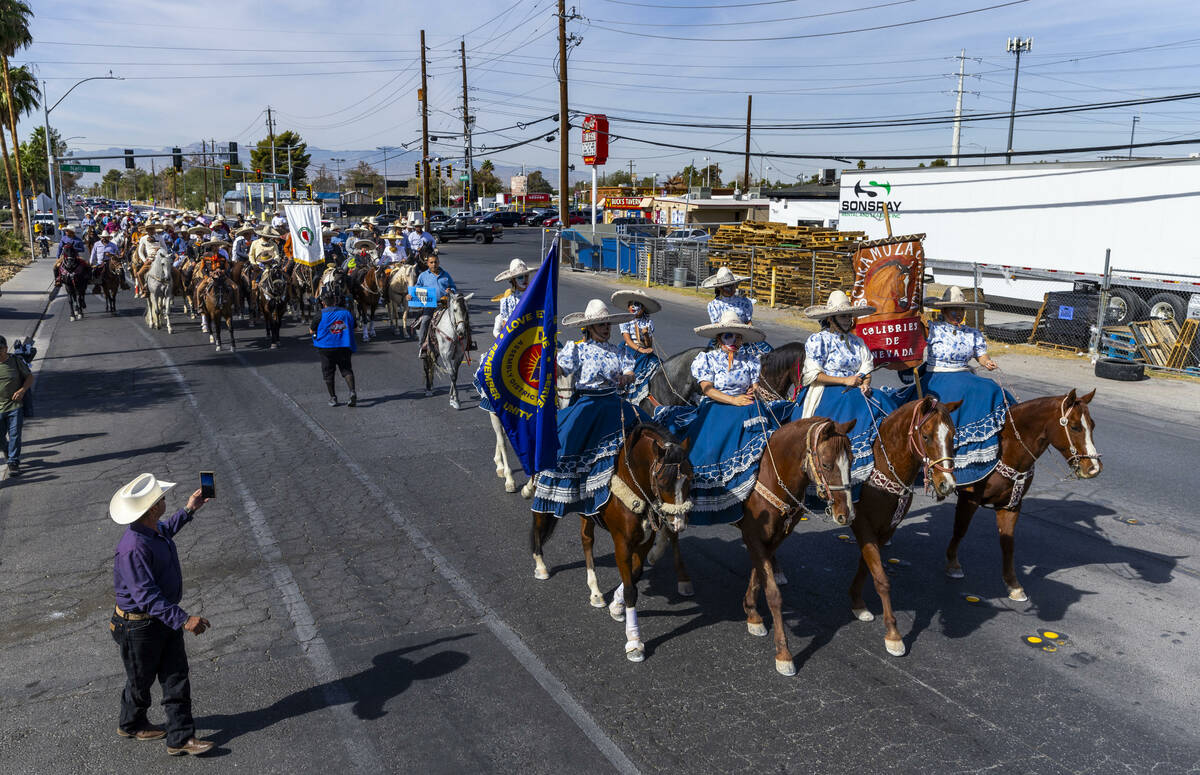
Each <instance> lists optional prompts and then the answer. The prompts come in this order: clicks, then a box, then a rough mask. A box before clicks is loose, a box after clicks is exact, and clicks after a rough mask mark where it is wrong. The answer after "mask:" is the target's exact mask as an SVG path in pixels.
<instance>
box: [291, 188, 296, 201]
mask: <svg viewBox="0 0 1200 775" xmlns="http://www.w3.org/2000/svg"><path fill="white" fill-rule="evenodd" d="M292 201H293V202H294V201H296V189H294V188H293V189H292Z"/></svg>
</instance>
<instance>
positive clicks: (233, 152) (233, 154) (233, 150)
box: [229, 140, 238, 165]
mask: <svg viewBox="0 0 1200 775" xmlns="http://www.w3.org/2000/svg"><path fill="white" fill-rule="evenodd" d="M237 163H238V155H237V143H235V142H234V141H232V140H230V141H229V164H230V165H234V164H237Z"/></svg>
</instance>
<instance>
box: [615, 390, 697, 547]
mask: <svg viewBox="0 0 1200 775" xmlns="http://www.w3.org/2000/svg"><path fill="white" fill-rule="evenodd" d="M614 395H615V396H616V399H617V414H618V415H619V416H620V418H621V448H622V449H623V450H624V452H625V457H624V459H625V468H626V469H627V470H628V471H629V478H630V480H631V481H632V484H633V487H632V488H629V483H627V482H626V481H625V480H624V479H623V478H621V475H620V473H618V472H617V471H616V470H614V471H613V479H614V480H615V481H617V482H619V483H620V484H621V485H623V486H625V487H627V488H629V489H630V490H632V489H634V488H636V489H637V494H638V495H640V496H641V498H642V502H643V503H644V504H645V508H646V509H648V510H649V511H650V514H651V516H650V518H649V519H650V526H651V527H652V528H654V530H655V531H658V530H661V529H662V527H663V519H664V518H665V517H666V516H667V515H671V516H679V515H687V513H688V512H690V511H691V510H692V500H691V498H689V499H688V500H686V501H684V502H683V503H667V502H666V501H665V500H663V497H662V490H661V489H660V488H659V486H658V475H659V473H661V472H662V471H663V469H665V468H674V469H675V481H679V466H680V464H679V463H664V462H662V461H661V460H656V461H655V464H654V465H652V466H651V468H650V492H651V493H652V494H653V495H654V497H653V498H649V497H647V496H646V491H645V490H643V489H642V486H641V484H639V483H638V480H637V477H636V476H634V475H633V467H632V466H631V465H630V464H629V447H628V445H627V444H626V442H627V441H628V440H629V435H628V434H627V433H626V431H625V407H624V406H622V405H621V401H622V400H623V399H622V398H621V394H620V387H619V386H618V387H617V390H616V391H615V392H614ZM610 489H611V488H610ZM614 494H616V495H617V499H618V500H620V501H621V503H623V504H624V505H625V507H626V508H628V509H629V510H630V511H632V512H633V513H634V514H637V515H639V516H640V515H641V513H642V509H639V508H638V504H636V503H627V502H626V501H625V500H624V499H623V498H621V497H620V494H619V493H617V492H616V491H614ZM656 517H657V519H656Z"/></svg>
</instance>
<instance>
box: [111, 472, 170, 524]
mask: <svg viewBox="0 0 1200 775" xmlns="http://www.w3.org/2000/svg"><path fill="white" fill-rule="evenodd" d="M174 486H175V483H174V482H164V481H162V480H161V479H157V478H155V476H154V474H139V475H138V476H137V478H136V479H134V480H133V481H132V482H130V483H129V484H127V485H125V486H124V487H122V488H121V489H119V490H117V492H116V494H115V495H113V496H112V499H111V500H110V501H109V502H108V516H110V517H112V521H113V522H116V523H117V524H118V525H129V524H132V523H134V522H137V521H138V520H139V519H141V518H142V515H143V514H145V513H146V512H147V511H149V510H150V509H151V508H153V506H154V504H156V503H158V502H159V501H160V500H162V499H163V496H165V495H166V494H167V492H168V491H169V490H170V489H171V488H172V487H174Z"/></svg>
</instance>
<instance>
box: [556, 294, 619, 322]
mask: <svg viewBox="0 0 1200 775" xmlns="http://www.w3.org/2000/svg"><path fill="white" fill-rule="evenodd" d="M630 320H633V314H632V313H630V312H613V311H611V310H610V309H609V308H608V305H607V304H605V303H604V302H603V301H602V300H600V299H592V300H591V301H589V302H588V303H587V307H586V308H585V309H584V310H583V312H572V313H571V314H569V315H564V316H563V319H562V324H563V325H564V326H569V327H571V328H587V327H588V326H598V325H600V324H601V323H628V322H629V321H630Z"/></svg>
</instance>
